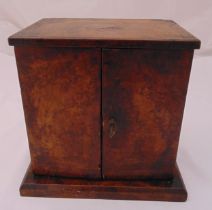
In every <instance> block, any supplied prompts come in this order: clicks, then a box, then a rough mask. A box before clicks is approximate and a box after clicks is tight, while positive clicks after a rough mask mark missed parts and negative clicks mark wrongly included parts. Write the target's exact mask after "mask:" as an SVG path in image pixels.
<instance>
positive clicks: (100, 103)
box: [8, 18, 200, 201]
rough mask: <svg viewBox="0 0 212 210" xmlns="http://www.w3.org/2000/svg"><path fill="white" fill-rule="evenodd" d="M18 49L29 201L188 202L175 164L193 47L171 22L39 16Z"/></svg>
mask: <svg viewBox="0 0 212 210" xmlns="http://www.w3.org/2000/svg"><path fill="white" fill-rule="evenodd" d="M8 41H9V44H10V45H14V46H15V54H16V61H17V67H18V73H19V80H20V86H21V93H22V100H23V107H24V113H25V121H26V128H27V133H28V139H29V147H30V154H31V166H30V168H29V170H28V172H27V173H26V176H25V178H24V180H23V183H22V185H21V188H20V193H21V195H23V196H41V197H62V198H105V199H132V200H161V201H185V200H186V198H187V192H186V190H185V186H184V184H183V181H182V179H181V176H180V174H179V171H178V168H177V167H176V155H177V148H178V143H179V136H180V129H181V123H182V117H183V110H184V105H185V99H186V92H187V86H188V81H189V75H190V69H191V62H192V56H193V51H194V49H197V48H199V47H200V40H199V39H197V38H196V37H194V36H193V35H191V34H190V33H189V32H187V31H186V30H185V29H183V28H182V27H180V26H179V25H177V24H176V23H175V22H173V21H170V20H138V19H134V20H133V19H131V20H130V19H73V18H52V19H42V20H40V21H38V22H36V23H35V24H33V25H31V26H29V27H27V28H25V29H23V30H21V31H20V32H18V33H16V34H14V35H12V36H10V37H9V39H8Z"/></svg>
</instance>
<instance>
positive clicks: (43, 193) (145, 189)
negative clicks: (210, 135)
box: [20, 166, 187, 202]
mask: <svg viewBox="0 0 212 210" xmlns="http://www.w3.org/2000/svg"><path fill="white" fill-rule="evenodd" d="M20 193H21V195H22V196H34V197H35V196H36V197H58V198H100V199H119V200H123V199H125V200H157V201H178V202H180V201H181V202H182V201H185V200H186V199H187V192H186V189H185V186H184V183H183V181H182V177H181V175H180V173H179V170H178V168H177V166H176V167H175V170H174V178H173V180H166V181H161V180H148V181H147V180H146V181H133V182H132V181H93V180H86V179H84V180H82V179H69V178H62V177H47V176H35V175H34V174H33V173H32V171H31V168H29V169H28V171H27V173H26V176H25V178H24V180H23V182H22V185H21V187H20Z"/></svg>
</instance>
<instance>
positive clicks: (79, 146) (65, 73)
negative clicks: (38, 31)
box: [15, 47, 101, 178]
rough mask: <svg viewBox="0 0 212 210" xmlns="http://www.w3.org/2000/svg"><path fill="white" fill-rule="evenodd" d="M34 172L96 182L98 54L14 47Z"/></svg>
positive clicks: (98, 173)
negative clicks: (94, 180) (90, 179)
mask: <svg viewBox="0 0 212 210" xmlns="http://www.w3.org/2000/svg"><path fill="white" fill-rule="evenodd" d="M15 53H16V59H17V65H18V71H19V78H20V85H21V90H22V98H23V106H24V111H25V118H26V125H27V133H28V137H29V146H30V152H31V159H32V168H33V172H34V173H36V174H42V175H45V174H47V175H58V176H69V177H85V178H100V177H101V158H100V157H101V152H100V142H101V139H100V136H101V135H100V127H101V126H100V92H101V88H100V78H99V75H100V65H101V59H100V58H101V50H100V49H91V48H90V49H85V48H82V49H80V48H68V47H66V48H62V47H49V48H47V47H46V48H45V47H16V48H15Z"/></svg>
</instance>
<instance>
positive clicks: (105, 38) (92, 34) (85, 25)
mask: <svg viewBox="0 0 212 210" xmlns="http://www.w3.org/2000/svg"><path fill="white" fill-rule="evenodd" d="M9 44H10V45H14V46H17V45H36V46H63V47H68V46H72V47H108V48H116V47H117V48H120V47H121V48H131V47H132V48H169V49H179V48H184V49H185V48H186V49H187V48H190V49H195V48H200V40H198V39H197V38H196V37H194V36H193V35H192V34H190V33H189V32H187V31H186V30H185V29H183V28H182V27H180V26H179V25H177V24H176V23H175V22H173V21H170V20H147V19H72V18H50V19H42V20H40V21H38V22H36V23H34V24H32V25H31V26H29V27H27V28H25V29H23V30H21V31H20V32H18V33H16V34H14V35H12V36H10V37H9Z"/></svg>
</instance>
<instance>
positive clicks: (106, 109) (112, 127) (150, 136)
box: [102, 49, 193, 179]
mask: <svg viewBox="0 0 212 210" xmlns="http://www.w3.org/2000/svg"><path fill="white" fill-rule="evenodd" d="M192 56H193V51H192V50H190V51H189V50H183V51H182V50H178V51H177V50H176V51H168V50H160V51H157V50H139V49H104V50H103V56H102V57H103V67H102V77H103V79H102V98H103V99H102V113H103V176H104V178H105V179H141V178H163V179H164V178H170V177H172V175H173V168H174V164H175V161H176V154H177V148H178V142H179V136H180V128H181V123H182V117H183V110H184V104H185V98H186V92H187V85H188V80H189V75H190V68H191V61H192ZM111 120H112V122H111ZM111 123H112V124H111Z"/></svg>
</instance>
